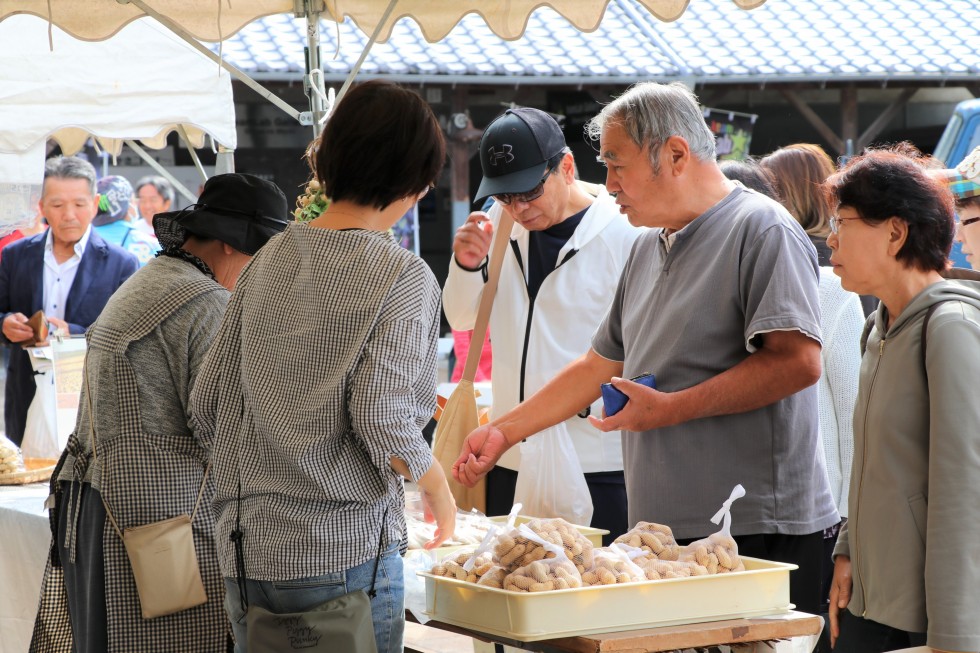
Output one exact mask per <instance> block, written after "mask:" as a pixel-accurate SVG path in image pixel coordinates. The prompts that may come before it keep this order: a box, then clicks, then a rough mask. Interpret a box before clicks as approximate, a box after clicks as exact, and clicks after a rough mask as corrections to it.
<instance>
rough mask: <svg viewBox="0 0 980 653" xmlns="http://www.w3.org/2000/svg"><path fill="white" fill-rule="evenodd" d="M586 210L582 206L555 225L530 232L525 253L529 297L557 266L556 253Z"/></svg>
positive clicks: (535, 293)
mask: <svg viewBox="0 0 980 653" xmlns="http://www.w3.org/2000/svg"><path fill="white" fill-rule="evenodd" d="M588 210H589V208H588V207H587V208H584V209H582V210H581V211H579V212H578V213H576V214H575V215H572V216H569V217H567V218H565V219H564V220H562V221H561V222H559V223H558V224H556V225H553V226H551V227H548V228H547V229H542V230H541V231H532V232H531V239H530V243H529V245H528V253H527V258H528V269H527V292H528V295H529V296H530V297H531V299H534V298H535V297H537V296H538V290H540V289H541V284H542V282H544V279H545V277H547V276H548V275H549V274H551V272H552V270H554V269H555V268H556V267H558V253H559V252H560V251H561V248H562V247H564V246H565V243H567V242H568V239H569V238H571V237H572V234H574V233H575V229H576V228H577V227H578V225H579V223H580V222H582V218H583V217H584V216H585V212H586V211H588Z"/></svg>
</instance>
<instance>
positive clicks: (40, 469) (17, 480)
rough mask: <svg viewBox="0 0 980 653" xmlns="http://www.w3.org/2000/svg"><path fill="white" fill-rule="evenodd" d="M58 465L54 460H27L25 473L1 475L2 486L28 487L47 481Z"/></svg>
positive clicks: (25, 460)
mask: <svg viewBox="0 0 980 653" xmlns="http://www.w3.org/2000/svg"><path fill="white" fill-rule="evenodd" d="M57 463H58V461H57V460H55V459H54V458H25V459H24V468H25V469H24V471H22V472H13V473H11V474H0V485H27V484H28V483H41V482H43V481H47V480H48V479H50V478H51V472H53V471H54V468H55V465H56V464H57Z"/></svg>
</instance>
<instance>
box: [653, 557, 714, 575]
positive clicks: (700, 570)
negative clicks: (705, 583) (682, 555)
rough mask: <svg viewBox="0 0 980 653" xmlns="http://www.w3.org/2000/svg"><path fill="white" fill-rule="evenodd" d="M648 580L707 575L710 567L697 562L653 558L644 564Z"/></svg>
mask: <svg viewBox="0 0 980 653" xmlns="http://www.w3.org/2000/svg"><path fill="white" fill-rule="evenodd" d="M643 572H644V573H645V574H646V577H647V580H664V579H667V578H690V577H691V576H707V575H708V569H707V568H706V567H704V566H703V565H699V564H697V563H696V562H682V561H677V560H657V559H656V558H651V559H650V560H648V561H647V562H646V563H644V565H643Z"/></svg>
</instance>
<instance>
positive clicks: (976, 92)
mask: <svg viewBox="0 0 980 653" xmlns="http://www.w3.org/2000/svg"><path fill="white" fill-rule="evenodd" d="M966 90H968V91H970V93H972V94H973V97H980V85H976V84H973V85H970V86H967V87H966Z"/></svg>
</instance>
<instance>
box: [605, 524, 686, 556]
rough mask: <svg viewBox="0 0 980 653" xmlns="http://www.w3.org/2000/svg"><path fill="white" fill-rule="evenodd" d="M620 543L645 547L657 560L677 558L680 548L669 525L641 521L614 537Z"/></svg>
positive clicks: (640, 547)
mask: <svg viewBox="0 0 980 653" xmlns="http://www.w3.org/2000/svg"><path fill="white" fill-rule="evenodd" d="M615 541H616V542H618V543H620V544H628V545H629V546H633V547H636V548H639V549H645V550H646V551H649V552H650V553H651V554H653V557H655V558H657V559H658V560H677V559H678V558H679V557H680V552H681V548H680V547H679V546H678V545H677V542H676V541H675V540H674V533H673V532H672V531H671V530H670V526H664V525H663V524H654V523H653V522H646V521H641V522H638V523H637V524H636V526H634V527H633V528H632V529H631V530H629V531H627V532H626V533H624V534H623V535H620V536H619V537H617V538H616V540H615Z"/></svg>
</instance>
